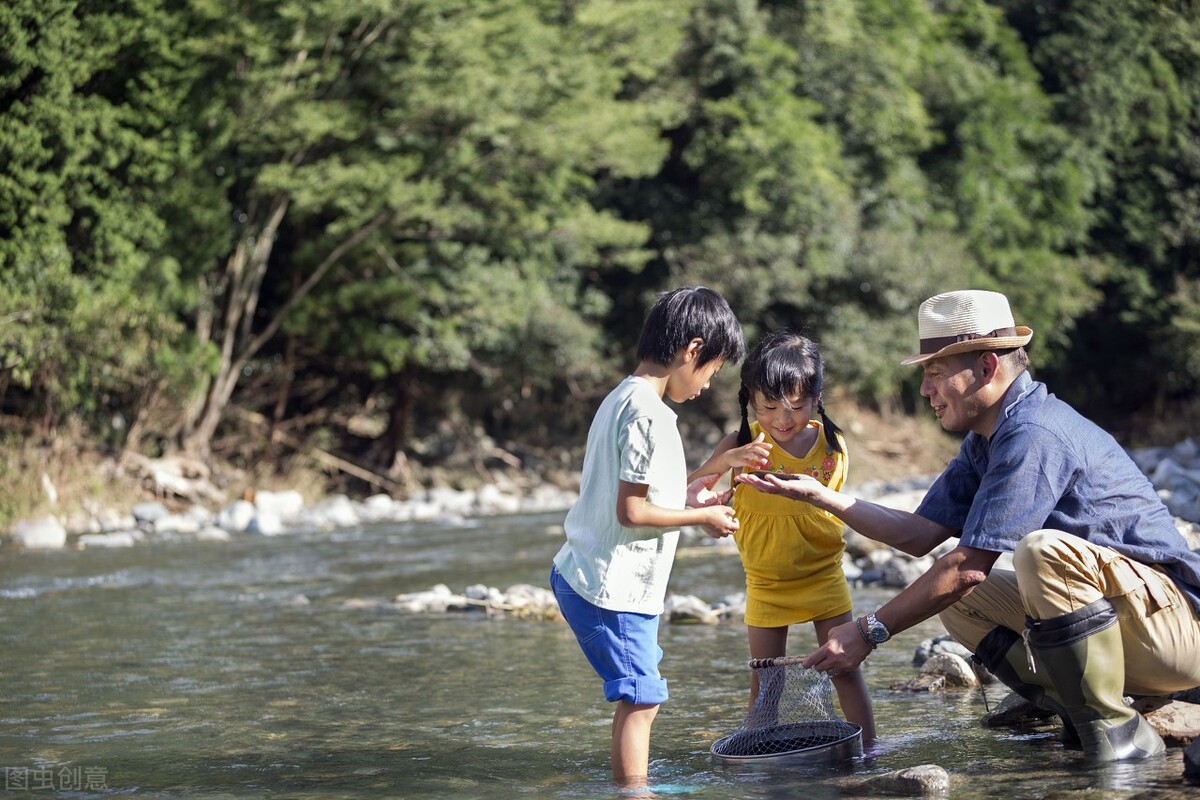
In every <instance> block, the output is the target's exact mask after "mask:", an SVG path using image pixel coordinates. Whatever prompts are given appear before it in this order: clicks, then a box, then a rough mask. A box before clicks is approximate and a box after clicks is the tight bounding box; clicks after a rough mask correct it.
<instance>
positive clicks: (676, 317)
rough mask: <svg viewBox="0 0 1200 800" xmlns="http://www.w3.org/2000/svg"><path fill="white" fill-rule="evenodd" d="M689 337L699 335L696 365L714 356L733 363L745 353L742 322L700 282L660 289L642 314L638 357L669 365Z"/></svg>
mask: <svg viewBox="0 0 1200 800" xmlns="http://www.w3.org/2000/svg"><path fill="white" fill-rule="evenodd" d="M692 339H703V340H704V344H703V346H702V347H701V348H700V353H699V358H698V359H697V366H704V365H705V364H707V363H709V362H710V361H715V360H717V359H718V358H719V359H722V360H724V361H728V362H732V363H735V364H736V363H737V362H739V361H741V360H742V359H743V358H745V356H746V340H745V338H743V336H742V326H741V324H740V323H739V322H738V321H737V317H736V316H734V314H733V309H731V308H730V307H729V303H727V302H725V298H724V297H722V296H721V295H719V294H717V293H716V292H714V291H713V290H712V289H707V288H705V287H703V286H684V287H682V288H680V289H674V290H672V291H669V292H663V293H662V294H660V295H659V296H658V299H657V300H655V302H654V305H653V306H652V307H651V308H650V311H649V313H647V314H646V322H645V323H644V324H643V325H642V336H641V338H640V339H639V340H638V346H637V358H638V361H653V362H654V363H655V364H661V365H663V366H664V367H665V366H670V364H671V362H672V361H674V360H675V356H676V355H678V353H679V351H680V350H682V349H683V348H685V347H687V344H688V342H690V341H692Z"/></svg>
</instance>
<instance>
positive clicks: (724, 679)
mask: <svg viewBox="0 0 1200 800" xmlns="http://www.w3.org/2000/svg"><path fill="white" fill-rule="evenodd" d="M561 520H562V515H561V514H548V515H538V516H520V517H499V518H491V519H481V520H474V521H471V522H469V523H468V524H467V525H465V526H460V525H452V524H441V525H438V524H428V523H422V524H408V525H391V526H382V527H369V528H361V529H353V530H342V531H334V532H332V533H327V532H313V533H302V534H294V535H289V536H281V537H261V536H246V537H242V538H238V539H236V540H234V541H232V542H226V543H214V542H174V543H155V544H145V545H141V546H139V547H136V548H132V549H125V550H108V551H104V550H91V551H66V552H56V553H33V552H29V553H25V552H19V551H16V550H12V549H8V550H4V551H0V637H2V649H0V664H2V665H3V666H2V668H0V674H2V675H3V692H2V695H0V767H2V768H3V769H4V780H5V790H6V792H7V793H9V794H11V795H13V796H24V793H26V792H28V794H29V796H30V797H35V796H39V795H40V796H55V795H56V796H63V797H80V798H92V797H95V798H100V797H124V796H139V797H153V798H176V797H179V798H182V797H205V798H224V797H228V798H318V797H320V798H327V797H338V798H381V797H398V798H418V797H430V798H433V797H438V798H443V797H444V798H485V797H486V798H497V797H500V798H517V797H521V798H607V797H613V796H615V795H616V794H617V793H616V792H614V790H613V788H612V787H611V785H610V784H609V781H608V746H609V724H610V721H611V707H610V706H609V705H608V704H607V703H605V702H604V701H603V699H602V697H601V694H600V687H599V684H598V682H597V680H596V679H595V678H594V677H593V675H592V673H591V672H590V670H589V668H588V667H587V665H586V663H585V662H584V660H583V658H582V656H581V655H580V653H579V651H578V649H577V646H576V644H575V642H574V640H573V638H572V637H571V634H570V632H569V631H568V630H567V628H566V626H565V625H561V624H552V623H544V622H542V623H539V622H528V621H521V620H516V619H507V618H488V617H486V616H485V615H483V614H481V613H469V614H444V615H412V614H404V613H398V612H396V611H394V610H391V609H389V608H387V607H386V605H385V604H386V602H387V601H389V600H390V599H391V598H392V597H394V596H395V595H396V594H399V593H404V592H415V591H423V590H426V589H429V588H431V587H432V586H434V585H435V584H437V583H445V584H446V585H448V586H449V587H450V588H451V589H453V590H454V591H456V592H458V591H462V590H463V589H464V588H465V587H466V586H468V585H471V584H476V583H482V584H485V585H488V586H495V587H498V588H500V589H502V590H503V589H506V588H507V587H509V586H510V585H512V584H516V583H532V584H535V585H539V586H546V585H547V584H548V578H547V573H548V569H549V563H550V558H551V557H552V556H553V554H554V553H555V552H556V551H557V549H558V546H559V544H560V543H561V535H562V534H561V527H560V523H561ZM741 580H742V577H741V569H740V566H739V564H738V561H737V557H736V555H729V554H728V553H724V554H723V553H722V552H721V551H720V549H719V548H711V547H704V548H702V547H700V546H694V545H693V546H688V547H686V548H684V549H683V550H682V551H681V555H680V557H679V559H678V560H677V562H676V566H675V571H674V573H673V577H672V591H676V592H681V593H685V594H695V595H698V596H699V597H701V598H704V599H705V600H707V601H709V602H713V601H715V600H717V599H719V598H720V597H723V596H724V595H726V594H729V593H731V592H735V591H738V590H739V589H740V588H741ZM890 596H891V593H890V591H888V590H879V589H863V590H856V591H855V593H854V599H855V604H856V606H857V607H858V608H860V609H867V610H870V609H873V608H874V607H875V606H877V605H879V604H880V603H882V602H884V601H885V600H886V599H887V598H888V597H890ZM938 632H940V629H939V628H938V627H937V626H936V624H933V625H927V626H924V627H919V628H917V629H914V630H911V631H906V632H904V633H903V634H901V635H900V636H899V637H897V640H896V641H894V642H892V643H890V644H889V645H888V646H886V647H884V648H881V649H880V650H879V651H878V652H877V653H875V654H874V655H872V657H871V658H870V659H869V660H868V662H867V663H866V665H865V670H864V671H865V675H866V678H867V682H868V684H869V686H870V687H871V690H872V695H873V698H874V703H875V710H876V716H877V720H878V727H879V731H880V735H881V737H882V743H881V746H880V747H879V748H878V750H877V751H876V752H875V753H874V754H873V755H871V757H869V758H865V759H862V760H858V761H854V762H851V763H848V764H842V765H839V766H836V767H830V766H803V767H788V768H777V767H756V768H738V767H730V766H727V765H723V764H720V763H715V762H714V761H713V760H712V759H711V758H710V757H709V755H708V748H709V746H710V745H711V744H712V742H713V741H714V740H715V739H716V738H718V737H720V736H722V735H724V734H726V733H729V732H731V731H732V730H733V729H735V728H736V727H737V726H738V724H740V722H741V719H742V715H743V708H744V705H743V704H744V702H745V697H746V692H747V687H748V682H749V671H748V670H747V668H746V665H745V664H746V658H747V656H746V645H745V637H744V630H743V628H742V626H741V624H740V623H726V624H722V625H717V626H703V625H664V626H663V628H662V633H661V637H660V643H661V644H662V647H663V649H664V651H665V653H666V655H665V657H664V659H663V663H662V670H663V673H664V675H665V676H666V677H667V678H668V680H669V681H670V687H671V697H672V699H671V700H670V701H669V702H668V703H667V704H666V705H664V706H663V710H662V711H661V713H660V714H659V716H658V720H657V721H656V723H655V730H654V740H653V743H652V752H651V758H652V763H651V772H652V775H651V778H652V782H653V787H652V789H651V792H652V793H653V795H656V796H664V797H665V796H687V797H692V798H706V799H707V798H728V797H738V798H790V797H804V798H836V797H849V796H854V795H855V794H856V791H855V787H856V786H857V784H858V783H860V782H861V781H862V780H863V779H864V778H865V777H867V776H870V775H874V774H877V773H881V772H888V771H891V770H896V769H902V768H905V767H910V766H915V765H919V764H939V765H941V766H943V767H944V768H946V769H947V770H949V771H950V772H951V774H952V779H953V781H954V783H953V786H952V790H951V796H952V797H956V798H959V797H962V798H988V797H1005V798H1013V799H1014V800H1017V799H1018V798H1044V797H1047V796H1050V795H1054V794H1055V793H1061V794H1062V795H1063V796H1067V795H1070V794H1073V793H1075V792H1082V791H1087V790H1090V791H1096V790H1106V789H1107V790H1109V792H1110V793H1112V794H1111V795H1110V796H1113V797H1127V796H1133V795H1136V794H1139V793H1146V792H1149V793H1150V794H1152V795H1153V796H1155V797H1171V796H1175V795H1178V796H1179V797H1186V796H1195V792H1196V789H1195V788H1194V787H1192V788H1187V787H1185V786H1183V785H1182V784H1181V781H1180V777H1179V776H1180V775H1181V773H1182V754H1181V751H1180V750H1178V749H1172V750H1169V751H1168V753H1167V756H1166V758H1164V759H1159V760H1156V761H1154V762H1151V763H1146V764H1138V765H1132V766H1122V767H1117V768H1105V769H1100V768H1088V767H1085V766H1084V765H1082V764H1080V763H1079V760H1078V759H1079V757H1078V755H1077V754H1074V753H1069V752H1064V751H1063V750H1062V749H1061V748H1060V747H1059V746H1058V745H1057V744H1056V743H1055V741H1054V734H1053V733H1052V732H1050V731H1031V732H1024V733H1020V732H1014V731H1008V730H1001V731H994V730H987V729H984V728H983V727H981V726H980V724H979V722H978V720H979V717H980V715H981V714H982V713H983V711H984V707H983V699H982V697H981V696H980V694H979V693H978V692H973V693H931V694H911V693H904V692H893V691H890V690H888V688H887V687H888V686H889V685H890V684H891V683H892V682H893V681H897V680H902V679H906V678H909V677H911V676H912V674H913V668H912V666H911V658H912V653H913V650H914V648H915V647H916V645H917V643H918V642H920V640H921V639H923V638H927V637H928V636H931V635H933V634H935V633H938ZM814 645H815V641H814V638H813V634H812V630H811V626H798V627H796V628H795V629H794V631H793V634H792V651H793V652H802V651H804V652H806V651H807V650H808V649H811V647H813V646H814ZM1005 693H1006V692H1005V690H1003V689H1002V688H996V689H992V690H990V691H989V701H990V702H991V703H993V704H994V703H995V702H997V701H998V700H999V699H1000V698H1001V697H1002V696H1003V695H1004V694H1005Z"/></svg>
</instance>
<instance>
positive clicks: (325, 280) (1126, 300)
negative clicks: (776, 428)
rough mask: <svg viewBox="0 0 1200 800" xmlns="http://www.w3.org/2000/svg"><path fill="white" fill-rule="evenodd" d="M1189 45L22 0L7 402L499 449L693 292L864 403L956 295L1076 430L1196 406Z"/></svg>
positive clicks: (806, 16)
mask: <svg viewBox="0 0 1200 800" xmlns="http://www.w3.org/2000/svg"><path fill="white" fill-rule="evenodd" d="M1196 17H1197V15H1196V14H1195V13H1194V12H1192V11H1191V10H1190V9H1189V8H1188V7H1186V6H1179V5H1177V4H1169V3H1164V2H1156V1H1155V0H1116V2H1112V3H1102V4H1101V3H1093V4H1056V3H1049V4H1047V3H1033V2H1027V1H1026V0H1005V2H992V3H989V2H984V0H948V2H942V3H937V4H929V3H923V2H918V1H917V0H903V1H902V2H895V1H894V0H828V1H823V2H815V1H814V0H804V1H803V2H789V3H782V2H767V1H766V0H762V1H761V2H755V0H682V1H681V2H672V3H661V2H655V1H654V0H579V1H578V2H571V3H561V2H553V0H472V1H471V2H467V0H411V2H406V3H404V4H395V3H390V2H385V1H384V0H305V2H300V0H280V1H279V2H274V3H239V2H232V0H185V1H184V2H175V3H168V2H165V0H127V2H122V3H119V4H96V3H89V2H84V0H45V1H44V2H38V3H34V2H32V0H14V2H10V3H8V4H6V5H5V6H4V7H3V8H0V45H2V46H0V322H3V326H2V327H0V367H2V368H3V371H2V372H0V410H2V411H3V412H4V413H7V414H15V415H21V416H25V417H29V418H35V417H36V418H40V419H42V420H44V421H45V422H46V423H47V424H49V425H54V424H57V423H58V422H61V421H62V420H63V419H64V418H65V417H67V416H70V415H72V414H76V413H80V414H82V415H83V416H85V417H86V418H87V420H88V421H89V423H90V424H92V425H93V426H94V427H95V428H96V429H97V431H101V432H102V431H103V430H105V427H106V424H105V422H104V420H105V419H107V418H111V417H112V416H113V415H114V414H119V415H121V416H124V417H125V418H126V419H131V420H136V421H137V422H138V427H139V433H141V434H142V435H143V436H144V435H145V432H147V431H149V432H150V434H151V435H152V436H153V437H154V438H155V440H156V443H157V444H158V445H163V446H169V445H170V444H172V440H173V437H176V436H177V435H178V436H183V437H187V436H193V437H199V438H200V439H210V438H211V437H212V436H213V434H214V431H215V426H212V425H207V426H206V425H205V424H204V422H203V420H201V421H199V422H197V420H196V419H195V410H196V409H197V408H202V409H203V412H204V414H205V415H206V416H205V417H204V419H206V420H208V421H209V422H219V420H220V419H221V418H222V416H223V414H224V409H225V404H226V403H229V402H234V403H240V404H245V405H250V406H253V407H256V408H257V409H258V410H260V411H263V412H264V413H265V412H267V411H268V410H271V411H273V412H275V411H278V410H279V409H280V408H281V409H282V413H283V414H285V415H286V414H287V413H289V404H294V405H293V407H295V406H299V405H304V406H305V407H304V410H305V411H310V410H313V409H312V408H311V407H310V404H321V403H326V404H329V405H334V404H337V403H346V404H351V403H353V404H358V403H363V402H366V403H368V404H370V405H371V406H372V407H376V408H382V409H384V410H386V411H388V413H389V415H390V418H391V423H390V426H389V436H391V437H392V438H391V439H389V440H388V444H387V447H391V448H393V452H382V451H380V452H376V453H375V454H374V455H373V456H372V457H373V458H377V459H378V461H379V462H380V463H381V464H384V465H387V464H390V463H391V461H392V459H393V458H394V456H395V452H394V450H395V449H396V448H399V449H403V448H404V447H405V436H406V435H407V434H406V433H405V431H406V430H408V428H407V426H406V424H405V422H404V419H403V417H404V415H406V414H411V413H412V408H413V407H414V406H413V403H417V404H420V407H421V409H422V412H423V413H425V414H430V415H434V416H437V415H444V416H445V417H446V418H447V419H450V418H454V419H461V418H462V417H463V415H464V414H465V416H466V418H467V419H469V420H472V421H480V422H482V423H483V424H484V425H486V426H487V428H488V430H489V431H491V432H493V433H505V435H507V432H512V433H513V435H517V434H518V433H519V432H520V430H522V426H526V427H528V426H530V425H532V424H535V423H534V421H539V422H538V423H537V424H540V421H541V420H544V419H547V418H550V417H553V416H555V415H556V414H561V413H562V409H561V408H560V406H561V405H562V402H563V396H564V389H566V390H567V391H569V392H570V394H571V395H572V396H573V397H575V398H578V403H577V404H578V405H580V406H581V407H582V406H587V405H588V401H589V400H590V399H591V398H592V397H595V396H597V395H599V394H600V393H602V392H603V391H604V390H606V389H607V387H608V386H609V385H610V384H611V382H612V381H613V380H614V379H615V378H616V377H617V376H618V375H619V374H620V372H621V371H623V370H625V369H627V368H628V367H629V364H628V360H629V357H630V353H631V351H632V348H633V344H634V342H635V341H636V338H637V332H638V328H639V326H640V323H641V319H642V315H643V313H644V311H645V308H646V306H647V304H648V303H649V301H650V300H651V299H652V298H653V295H654V293H655V292H657V291H660V290H662V289H663V288H667V287H669V286H673V285H679V284H681V283H702V284H706V285H710V286H712V287H714V288H716V289H718V290H720V291H722V292H723V293H724V294H725V295H726V296H727V297H728V298H729V300H730V301H731V303H732V305H733V306H734V308H735V309H736V310H737V312H738V313H739V315H740V317H741V318H742V320H743V321H744V323H745V329H746V332H747V335H748V337H749V338H750V339H751V340H753V339H754V338H756V337H757V336H759V335H760V334H761V333H763V332H764V331H766V330H769V329H772V328H779V327H791V328H797V329H800V330H804V331H806V332H808V333H809V334H810V335H812V336H814V338H816V339H818V340H819V341H820V342H821V344H822V348H823V351H824V353H825V356H826V358H827V361H828V372H829V375H830V379H831V382H833V383H835V384H836V385H838V386H840V387H843V388H845V389H848V390H850V391H852V392H853V393H856V394H857V395H858V396H859V397H860V398H863V399H865V400H868V401H870V402H874V403H879V404H894V402H895V400H896V398H898V397H905V396H909V395H911V393H912V390H913V385H912V381H913V373H912V371H911V370H909V369H904V368H901V367H899V364H898V362H899V360H900V359H901V358H902V357H903V356H904V355H906V354H908V353H909V352H910V351H911V349H912V347H913V346H914V344H915V330H914V327H915V326H914V323H913V317H914V310H915V308H916V306H917V304H918V303H919V302H920V301H921V300H922V299H923V298H925V297H927V296H929V295H931V294H933V293H935V292H938V291H943V290H947V289H953V288H964V287H969V286H974V287H981V288H997V289H1000V290H1002V291H1005V292H1006V293H1008V294H1009V296H1010V298H1011V299H1012V302H1013V306H1014V309H1015V310H1016V312H1017V316H1018V317H1019V318H1020V320H1021V321H1022V322H1024V323H1027V324H1029V325H1031V326H1032V327H1034V328H1035V330H1036V331H1037V335H1036V338H1035V344H1034V347H1033V350H1032V354H1033V357H1034V359H1035V363H1036V364H1037V365H1038V367H1039V369H1043V370H1045V371H1046V372H1047V374H1048V375H1049V376H1050V378H1051V380H1052V381H1053V382H1055V383H1056V389H1058V391H1060V393H1064V394H1066V395H1067V396H1068V397H1069V398H1070V399H1072V400H1074V401H1076V402H1078V403H1080V404H1081V405H1083V406H1084V407H1085V410H1088V411H1092V410H1093V409H1092V408H1089V406H1088V404H1089V402H1091V403H1095V402H1096V401H1095V400H1094V399H1091V398H1097V397H1101V396H1104V397H1106V398H1107V399H1108V400H1109V401H1110V402H1111V404H1112V405H1113V407H1114V408H1119V409H1121V410H1122V411H1129V410H1131V409H1133V408H1134V407H1136V406H1137V405H1138V404H1139V403H1144V402H1145V398H1146V397H1147V396H1152V397H1153V399H1154V400H1156V401H1159V402H1163V401H1166V400H1169V399H1171V398H1172V397H1176V396H1184V395H1187V394H1189V393H1194V391H1195V389H1196V388H1197V387H1200V363H1198V362H1197V360H1196V357H1195V353H1197V352H1200V347H1198V345H1200V322H1197V320H1198V319H1200V312H1198V311H1197V309H1200V289H1197V287H1198V286H1200V266H1198V263H1200V262H1198V261H1197V258H1196V254H1197V253H1200V247H1198V244H1200V212H1198V211H1197V209H1198V208H1200V189H1198V188H1197V187H1198V186H1200V145H1198V144H1197V142H1198V141H1200V136H1198V135H1197V125H1200V122H1198V120H1200V115H1198V114H1197V111H1196V110H1197V108H1200V80H1198V78H1200V74H1198V73H1200V45H1197V42H1200V21H1198V20H1197V18H1196ZM1114 53H1119V54H1120V57H1119V58H1118V57H1113V54H1114ZM1131 353H1137V354H1138V358H1137V359H1135V361H1136V364H1135V365H1134V367H1133V371H1134V373H1135V374H1134V375H1133V376H1132V379H1130V376H1126V377H1125V378H1122V379H1120V380H1119V381H1118V380H1117V378H1116V375H1115V370H1116V369H1117V368H1118V367H1117V365H1118V364H1121V363H1123V362H1124V361H1126V360H1128V359H1122V358H1121V356H1123V355H1124V356H1127V355H1129V354H1131ZM283 362H286V365H287V368H286V369H274V365H276V364H279V363H283ZM246 376H253V380H254V383H253V385H249V386H245V385H243V384H242V383H241V382H242V381H244V379H245V378H246ZM306 379H312V380H314V381H316V380H324V381H326V382H327V383H328V384H329V385H330V386H332V387H333V388H331V389H328V390H324V392H325V393H324V394H321V393H317V392H314V391H312V390H311V389H305V390H304V391H305V392H307V394H304V395H303V397H302V396H301V394H302V392H301V389H299V388H296V387H297V385H299V384H302V383H303V382H304V381H305V380H306ZM264 381H274V382H275V384H274V386H273V388H274V391H272V392H263V391H262V389H263V387H264V385H265V384H264ZM1114 382H1115V383H1118V384H1119V386H1118V387H1117V388H1116V389H1112V388H1111V387H1112V386H1113V384H1114ZM726 383H729V382H726ZM1059 383H1061V384H1063V388H1059V387H1058V386H1057V384H1059ZM729 394H730V387H729V386H723V387H718V388H717V389H716V391H714V392H713V393H712V396H711V397H710V398H707V399H705V400H704V401H703V403H701V404H700V405H701V407H702V409H703V413H705V414H706V415H707V416H709V417H710V418H711V419H713V420H714V421H718V422H719V421H721V418H722V417H723V415H724V413H723V412H722V411H721V407H722V406H724V407H726V408H727V407H728V405H729V399H730V398H729ZM268 397H269V398H270V399H269V400H268V399H266V398H268ZM268 403H269V404H270V406H271V408H270V409H268V407H267V405H268ZM278 403H282V404H281V405H277V404H278ZM705 404H707V406H705ZM297 410H299V409H298V408H297ZM151 415H154V416H155V417H156V419H155V420H154V421H153V422H150V421H149V420H148V419H147V418H148V417H149V416H151ZM159 416H161V417H163V419H157V417H159ZM568 416H569V415H568ZM99 435H104V436H108V435H110V434H105V433H100V434H99ZM321 435H322V436H325V437H327V438H329V437H331V436H333V434H330V433H329V432H323V433H322V434H321ZM134 438H135V439H138V437H134ZM323 441H325V440H323ZM118 443H119V442H118ZM327 443H328V444H329V446H331V447H332V446H334V445H335V444H336V437H334V438H332V439H329V441H328V442H327ZM132 444H133V445H134V446H141V445H142V441H141V440H140V439H139V440H137V441H134V442H133V443H132ZM205 444H206V442H205ZM146 446H149V444H148V443H147V445H146ZM384 449H386V448H384Z"/></svg>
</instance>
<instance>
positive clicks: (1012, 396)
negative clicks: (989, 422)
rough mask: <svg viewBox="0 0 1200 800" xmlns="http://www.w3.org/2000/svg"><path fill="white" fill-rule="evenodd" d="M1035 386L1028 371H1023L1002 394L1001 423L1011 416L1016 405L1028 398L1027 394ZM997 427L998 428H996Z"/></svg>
mask: <svg viewBox="0 0 1200 800" xmlns="http://www.w3.org/2000/svg"><path fill="white" fill-rule="evenodd" d="M1034 388H1036V387H1035V384H1034V381H1033V378H1031V377H1030V376H1029V370H1025V371H1024V372H1022V373H1021V374H1020V375H1018V376H1017V379H1016V380H1015V381H1013V382H1012V386H1009V387H1008V391H1007V392H1005V393H1004V400H1003V401H1001V404H1000V408H1001V411H1000V417H1001V420H1000V421H1001V422H1003V421H1004V420H1006V419H1008V418H1009V417H1010V416H1012V413H1013V411H1015V410H1016V408H1017V405H1018V404H1019V403H1020V402H1021V401H1022V400H1024V399H1025V398H1026V397H1028V396H1029V393H1030V392H1032V391H1033V390H1034ZM997 427H999V426H997Z"/></svg>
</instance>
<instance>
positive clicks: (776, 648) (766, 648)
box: [746, 625, 788, 708]
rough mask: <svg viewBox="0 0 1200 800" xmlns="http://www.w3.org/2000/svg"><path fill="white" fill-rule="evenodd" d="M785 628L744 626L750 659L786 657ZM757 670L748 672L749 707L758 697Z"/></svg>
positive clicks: (752, 705)
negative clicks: (748, 642)
mask: <svg viewBox="0 0 1200 800" xmlns="http://www.w3.org/2000/svg"><path fill="white" fill-rule="evenodd" d="M787 636H788V629H787V626H786V625H785V626H783V627H782V628H756V627H754V626H752V625H747V626H746V638H747V639H749V640H750V657H751V658H778V657H779V656H786V655H787ZM758 690H759V685H758V670H755V669H752V670H750V707H751V708H753V707H754V700H755V698H757V697H758Z"/></svg>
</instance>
